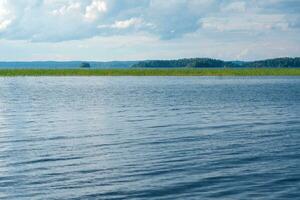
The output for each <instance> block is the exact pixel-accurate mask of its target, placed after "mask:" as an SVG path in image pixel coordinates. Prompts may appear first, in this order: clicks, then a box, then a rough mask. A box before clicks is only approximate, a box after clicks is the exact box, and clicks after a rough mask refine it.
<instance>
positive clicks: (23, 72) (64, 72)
mask: <svg viewBox="0 0 300 200" xmlns="http://www.w3.org/2000/svg"><path fill="white" fill-rule="evenodd" d="M13 76H300V68H247V69H245V68H243V69H228V68H225V69H215V68H214V69H207V68H205V69H193V68H176V69H165V68H164V69H153V68H151V69H144V68H141V69H133V68H131V69H0V77H13Z"/></svg>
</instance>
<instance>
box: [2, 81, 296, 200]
mask: <svg viewBox="0 0 300 200" xmlns="http://www.w3.org/2000/svg"><path fill="white" fill-rule="evenodd" d="M299 197H300V79H299V78H297V77H252V78H246V77H239V78H234V77H226V78H225V77H224V78H221V77H220V78H218V77H16V78H0V199H22V200H23V199H25V200H26V199H30V200H31V199H41V200H42V199H43V200H44V199H299Z"/></svg>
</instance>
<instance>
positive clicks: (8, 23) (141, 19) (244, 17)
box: [0, 0, 300, 42]
mask: <svg viewBox="0 0 300 200" xmlns="http://www.w3.org/2000/svg"><path fill="white" fill-rule="evenodd" d="M262 2H263V3H262ZM297 9H300V2H299V1H298V0H264V1H256V0H249V1H233V0H169V1H161V0H122V1H118V0H22V1H20V0H9V1H8V0H0V31H1V37H2V38H7V39H12V40H14V39H23V40H30V41H43V42H45V41H46V42H59V41H65V40H76V39H82V38H90V37H94V36H105V35H124V34H129V33H131V32H132V31H134V32H147V33H150V34H154V35H157V36H158V37H160V38H161V39H172V38H176V37H182V36H183V35H184V34H187V33H193V32H196V31H198V30H201V29H204V30H205V29H208V30H210V31H216V32H224V31H251V32H260V31H261V32H264V31H270V30H278V31H285V30H287V29H295V28H298V26H299V21H298V20H299V16H300V14H299V13H300V12H299V13H297V12H296V11H297ZM298 11H300V10H298Z"/></svg>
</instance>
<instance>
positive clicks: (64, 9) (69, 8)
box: [52, 2, 81, 15]
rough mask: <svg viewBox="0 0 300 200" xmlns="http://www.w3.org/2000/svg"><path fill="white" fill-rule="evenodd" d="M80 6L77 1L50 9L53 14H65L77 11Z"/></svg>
mask: <svg viewBox="0 0 300 200" xmlns="http://www.w3.org/2000/svg"><path fill="white" fill-rule="evenodd" d="M80 8H81V4H80V3H79V2H75V3H70V4H68V5H63V6H61V7H60V8H59V9H55V10H53V11H52V14H53V15H65V14H67V13H69V12H72V11H78V10H80Z"/></svg>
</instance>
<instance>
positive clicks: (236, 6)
mask: <svg viewBox="0 0 300 200" xmlns="http://www.w3.org/2000/svg"><path fill="white" fill-rule="evenodd" d="M222 11H225V12H245V11H246V3H245V2H243V1H237V2H232V3H230V4H228V5H226V6H225V7H223V8H222Z"/></svg>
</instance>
